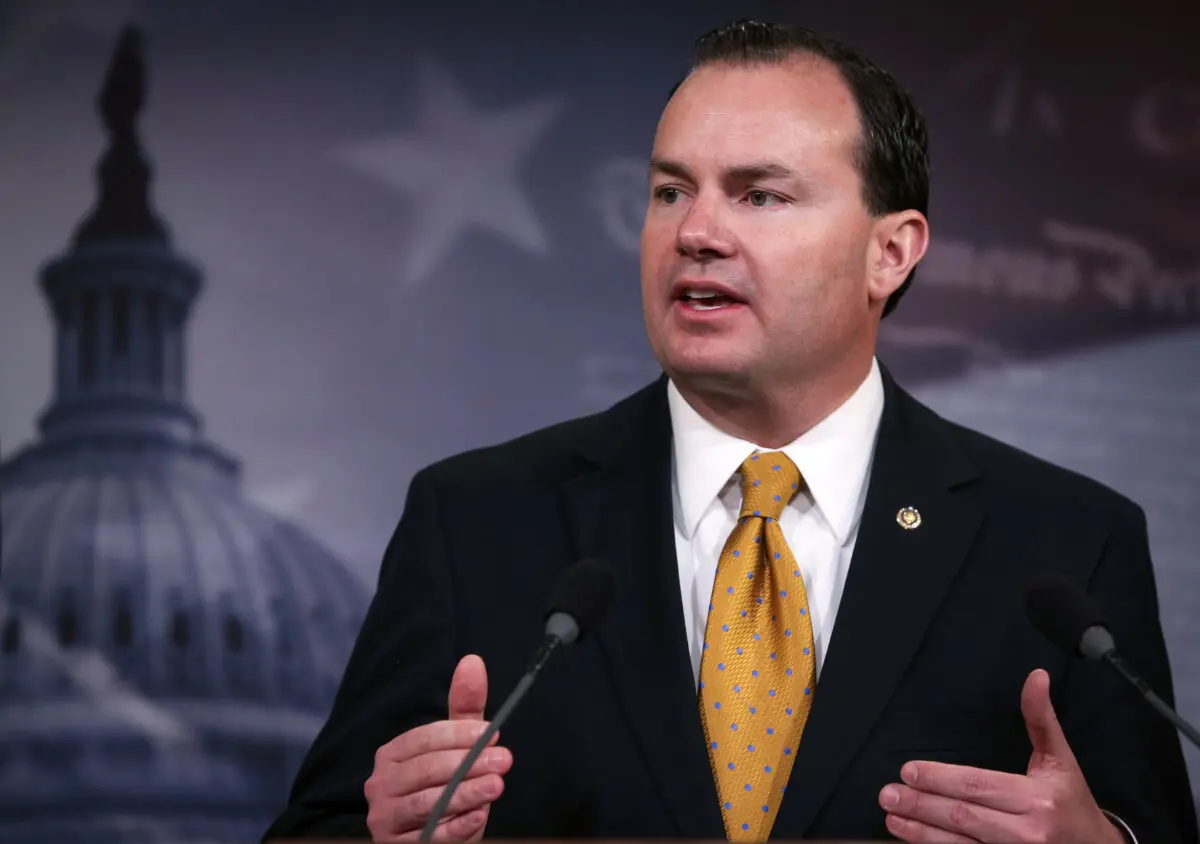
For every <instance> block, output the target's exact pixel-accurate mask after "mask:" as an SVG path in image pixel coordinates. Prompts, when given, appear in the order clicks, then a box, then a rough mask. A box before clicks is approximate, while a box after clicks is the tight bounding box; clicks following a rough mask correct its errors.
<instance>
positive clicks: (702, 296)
mask: <svg viewBox="0 0 1200 844" xmlns="http://www.w3.org/2000/svg"><path fill="white" fill-rule="evenodd" d="M678 299H679V301H680V302H682V303H683V304H685V305H687V306H688V307H690V308H693V309H695V310H697V311H716V310H720V309H721V308H728V307H731V306H733V305H741V304H743V302H742V301H741V300H740V299H735V298H734V297H732V296H730V295H729V294H727V293H722V292H721V291H719V290H692V289H688V288H684V289H683V290H682V291H680V293H679V296H678Z"/></svg>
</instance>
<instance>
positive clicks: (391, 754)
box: [375, 721, 500, 768]
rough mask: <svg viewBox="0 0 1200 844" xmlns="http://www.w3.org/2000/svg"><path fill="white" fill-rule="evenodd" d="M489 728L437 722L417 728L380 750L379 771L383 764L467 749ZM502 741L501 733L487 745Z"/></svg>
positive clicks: (478, 724)
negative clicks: (440, 751)
mask: <svg viewBox="0 0 1200 844" xmlns="http://www.w3.org/2000/svg"><path fill="white" fill-rule="evenodd" d="M487 726H488V725H487V723H486V722H483V721H434V722H433V723H432V724H422V725H421V726H420V727H414V728H413V729H411V730H409V731H408V732H405V733H401V734H400V735H398V736H396V738H394V739H392V740H391V741H389V742H388V743H387V744H385V745H383V746H382V747H380V748H379V750H378V752H377V753H376V754H375V763H376V768H379V767H380V766H381V765H380V763H389V762H404V761H407V760H409V759H412V758H414V757H417V756H424V755H425V754H427V753H436V752H437V751H439V750H468V749H469V748H470V747H471V746H472V745H473V744H475V741H476V739H478V738H479V737H480V736H481V735H483V731H484V730H486V729H487ZM499 740H500V734H499V733H496V734H495V735H493V736H492V737H491V739H490V740H489V741H488V745H489V746H491V745H495V743H496V742H497V741H499Z"/></svg>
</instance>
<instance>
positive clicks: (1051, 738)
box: [1021, 668, 1075, 764]
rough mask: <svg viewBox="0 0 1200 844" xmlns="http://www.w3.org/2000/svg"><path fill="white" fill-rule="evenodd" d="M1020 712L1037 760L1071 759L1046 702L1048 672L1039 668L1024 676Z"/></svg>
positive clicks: (1052, 710)
mask: <svg viewBox="0 0 1200 844" xmlns="http://www.w3.org/2000/svg"><path fill="white" fill-rule="evenodd" d="M1021 715H1022V716H1024V718H1025V729H1026V731H1028V733H1029V741H1030V742H1031V743H1032V744H1033V752H1034V754H1035V756H1036V757H1038V758H1037V761H1039V762H1043V763H1044V762H1046V761H1051V760H1068V759H1069V760H1074V758H1075V757H1074V755H1073V754H1072V753H1071V748H1070V746H1069V745H1068V744H1067V737H1066V736H1065V735H1063V731H1062V727H1061V726H1060V725H1059V723H1058V716H1056V715H1055V714H1054V704H1053V703H1051V702H1050V675H1049V674H1047V673H1046V672H1045V671H1043V670H1042V669H1040V668H1039V669H1037V670H1036V671H1033V672H1032V673H1030V675H1029V677H1028V678H1026V680H1025V686H1024V688H1023V689H1022V690H1021ZM1031 764H1033V763H1032V762H1031Z"/></svg>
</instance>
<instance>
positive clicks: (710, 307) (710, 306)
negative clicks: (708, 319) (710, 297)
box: [692, 305, 725, 311]
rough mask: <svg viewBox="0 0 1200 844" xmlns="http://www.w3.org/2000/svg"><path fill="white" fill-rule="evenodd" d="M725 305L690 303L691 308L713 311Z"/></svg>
mask: <svg viewBox="0 0 1200 844" xmlns="http://www.w3.org/2000/svg"><path fill="white" fill-rule="evenodd" d="M723 307H725V306H724V305H692V308H693V309H694V310H697V311H715V310H718V309H720V308H723Z"/></svg>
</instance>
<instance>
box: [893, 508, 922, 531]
mask: <svg viewBox="0 0 1200 844" xmlns="http://www.w3.org/2000/svg"><path fill="white" fill-rule="evenodd" d="M896 523H897V524H899V525H900V527H902V528H904V529H905V530H915V529H917V528H919V527H920V526H921V513H920V511H919V510H917V508H916V507H901V508H900V512H899V513H897V514H896Z"/></svg>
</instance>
